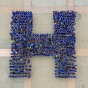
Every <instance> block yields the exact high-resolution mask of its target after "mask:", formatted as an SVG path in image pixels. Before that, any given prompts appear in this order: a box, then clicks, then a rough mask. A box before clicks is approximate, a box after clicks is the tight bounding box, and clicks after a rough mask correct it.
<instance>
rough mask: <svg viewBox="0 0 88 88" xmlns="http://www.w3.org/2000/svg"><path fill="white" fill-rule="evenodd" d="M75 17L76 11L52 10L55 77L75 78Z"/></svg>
mask: <svg viewBox="0 0 88 88" xmlns="http://www.w3.org/2000/svg"><path fill="white" fill-rule="evenodd" d="M75 19H76V12H74V11H61V12H57V11H54V12H53V20H54V37H53V43H54V44H56V45H55V46H56V47H57V48H56V50H55V52H56V53H55V54H56V55H55V58H54V59H55V77H57V78H76V76H75V72H76V65H75V62H76V57H75V33H74V30H75Z"/></svg>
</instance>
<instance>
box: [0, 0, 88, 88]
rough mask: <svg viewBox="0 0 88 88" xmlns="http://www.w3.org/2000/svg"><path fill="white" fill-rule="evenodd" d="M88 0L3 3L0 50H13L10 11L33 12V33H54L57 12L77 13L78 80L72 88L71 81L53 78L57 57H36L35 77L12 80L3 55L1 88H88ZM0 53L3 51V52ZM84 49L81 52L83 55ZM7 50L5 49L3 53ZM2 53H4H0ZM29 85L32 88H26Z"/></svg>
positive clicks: (1, 0) (5, 0)
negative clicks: (54, 17)
mask: <svg viewBox="0 0 88 88" xmlns="http://www.w3.org/2000/svg"><path fill="white" fill-rule="evenodd" d="M87 6H88V0H32V1H31V0H0V49H1V50H4V49H10V44H11V41H10V36H9V32H10V28H11V27H10V22H11V16H12V15H11V12H12V11H13V10H14V11H16V10H20V11H22V10H24V11H32V12H33V20H34V29H33V32H34V33H51V34H52V33H53V19H52V13H53V11H54V10H57V11H59V10H69V9H71V10H75V11H77V13H78V15H77V19H76V30H75V33H76V38H77V40H76V51H77V74H76V75H77V78H76V79H75V81H73V85H74V86H70V87H69V83H70V82H69V81H71V79H69V80H68V79H61V78H59V79H57V78H55V77H54V58H52V57H33V58H32V60H31V63H32V77H31V78H30V79H29V80H28V79H10V78H9V77H8V75H9V59H10V57H9V56H6V55H5V52H4V53H2V54H3V55H4V56H3V55H1V54H0V71H1V72H0V88H88V83H87V82H88V52H86V51H88V7H87ZM1 50H0V51H1ZM80 50H81V53H80ZM4 51H5V50H4ZM0 53H1V52H0ZM26 82H28V84H29V86H26V85H27V84H26Z"/></svg>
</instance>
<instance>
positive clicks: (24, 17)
mask: <svg viewBox="0 0 88 88" xmlns="http://www.w3.org/2000/svg"><path fill="white" fill-rule="evenodd" d="M32 29H33V19H32V12H24V11H22V12H21V11H16V12H12V22H11V31H10V35H11V40H12V44H11V51H12V53H11V60H10V67H9V68H10V75H9V76H10V77H11V78H22V77H28V78H30V76H31V63H30V57H29V58H28V57H27V51H28V49H27V46H26V44H27V42H28V37H30V36H31V32H32Z"/></svg>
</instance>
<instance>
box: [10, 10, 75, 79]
mask: <svg viewBox="0 0 88 88" xmlns="http://www.w3.org/2000/svg"><path fill="white" fill-rule="evenodd" d="M75 18H76V13H75V12H74V11H61V12H56V11H54V12H53V20H54V33H53V34H33V33H32V30H33V16H32V12H25V11H16V12H13V13H12V22H11V31H10V35H11V40H12V44H11V51H12V53H11V60H10V77H11V78H21V77H28V78H30V76H31V63H30V58H31V57H32V56H36V55H38V56H53V57H54V59H55V77H57V78H58V77H61V78H68V77H74V78H75V72H76V65H75V64H74V62H75V61H76V60H75V59H76V58H75V56H74V54H75V33H74V29H75Z"/></svg>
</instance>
